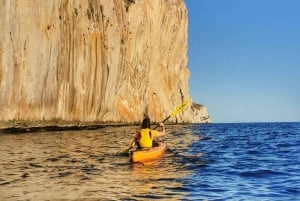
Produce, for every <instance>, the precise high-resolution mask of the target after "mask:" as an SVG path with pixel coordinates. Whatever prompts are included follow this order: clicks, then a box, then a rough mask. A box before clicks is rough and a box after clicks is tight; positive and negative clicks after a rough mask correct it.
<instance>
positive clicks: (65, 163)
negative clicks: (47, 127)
mask: <svg viewBox="0 0 300 201" xmlns="http://www.w3.org/2000/svg"><path fill="white" fill-rule="evenodd" d="M136 129H138V127H108V128H104V129H99V130H92V131H89V130H87V131H62V132H41V133H39V132H36V133H22V134H3V133H2V134H0V138H1V141H0V154H1V159H0V167H1V169H0V198H1V200H26V199H28V200H54V199H66V200H93V199H94V200H122V199H123V200H144V199H149V200H153V199H157V198H159V199H161V200H176V199H182V198H184V196H185V195H186V194H187V192H188V189H185V187H184V186H183V184H182V182H181V180H182V179H184V178H185V177H186V176H188V175H189V172H190V170H189V168H188V167H189V166H188V165H185V164H184V163H185V162H187V163H189V162H190V163H191V161H192V159H191V160H189V161H183V160H182V156H181V155H180V154H179V153H181V154H184V155H185V157H184V158H185V159H188V158H189V154H188V146H189V145H190V144H191V143H192V142H193V141H195V140H196V141H198V140H199V139H200V137H199V135H192V132H191V129H189V127H184V126H169V127H168V128H167V129H168V131H167V136H166V137H164V139H165V141H166V145H167V152H166V153H165V155H164V157H162V158H161V159H159V160H157V161H155V162H152V163H147V164H131V163H129V160H128V158H127V157H124V156H120V155H118V154H117V153H118V152H119V151H121V150H124V148H126V147H127V146H128V145H129V142H130V140H131V138H132V136H133V133H134V131H135V130H136ZM176 150H180V152H177V151H176ZM191 157H194V156H191ZM199 157H201V156H199ZM195 160H197V161H198V159H195ZM200 161H201V160H200ZM198 165H200V166H201V165H203V164H202V163H201V162H199V164H198Z"/></svg>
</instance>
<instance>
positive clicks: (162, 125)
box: [156, 123, 166, 137]
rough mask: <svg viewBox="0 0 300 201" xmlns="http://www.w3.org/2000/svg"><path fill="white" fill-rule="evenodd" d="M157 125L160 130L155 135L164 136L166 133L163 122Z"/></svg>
mask: <svg viewBox="0 0 300 201" xmlns="http://www.w3.org/2000/svg"><path fill="white" fill-rule="evenodd" d="M159 127H160V128H161V131H157V135H156V136H157V137H161V136H164V135H165V134H166V129H165V125H164V123H160V124H159Z"/></svg>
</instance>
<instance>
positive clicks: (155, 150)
mask: <svg viewBox="0 0 300 201" xmlns="http://www.w3.org/2000/svg"><path fill="white" fill-rule="evenodd" d="M165 150H166V145H165V143H163V142H158V146H156V147H151V148H149V149H142V150H141V149H138V150H135V151H133V152H131V153H130V154H129V158H130V161H132V162H134V163H136V162H149V161H152V160H155V159H158V158H159V157H161V156H162V155H163V153H164V152H165Z"/></svg>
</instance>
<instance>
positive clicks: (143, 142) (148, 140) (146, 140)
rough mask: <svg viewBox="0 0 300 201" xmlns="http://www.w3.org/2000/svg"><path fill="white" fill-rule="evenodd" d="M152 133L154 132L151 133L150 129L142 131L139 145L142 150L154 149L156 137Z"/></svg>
mask: <svg viewBox="0 0 300 201" xmlns="http://www.w3.org/2000/svg"><path fill="white" fill-rule="evenodd" d="M152 133H153V131H151V130H150V129H149V128H146V129H141V130H140V139H139V145H140V147H141V148H149V147H152V141H153V137H154V136H153V134H152Z"/></svg>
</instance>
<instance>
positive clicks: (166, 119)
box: [153, 116, 171, 129]
mask: <svg viewBox="0 0 300 201" xmlns="http://www.w3.org/2000/svg"><path fill="white" fill-rule="evenodd" d="M170 118H171V116H168V117H167V118H165V119H164V120H163V121H162V123H165V122H166V121H168V119H170ZM158 127H159V125H156V126H155V127H154V128H153V129H157V128H158Z"/></svg>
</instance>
